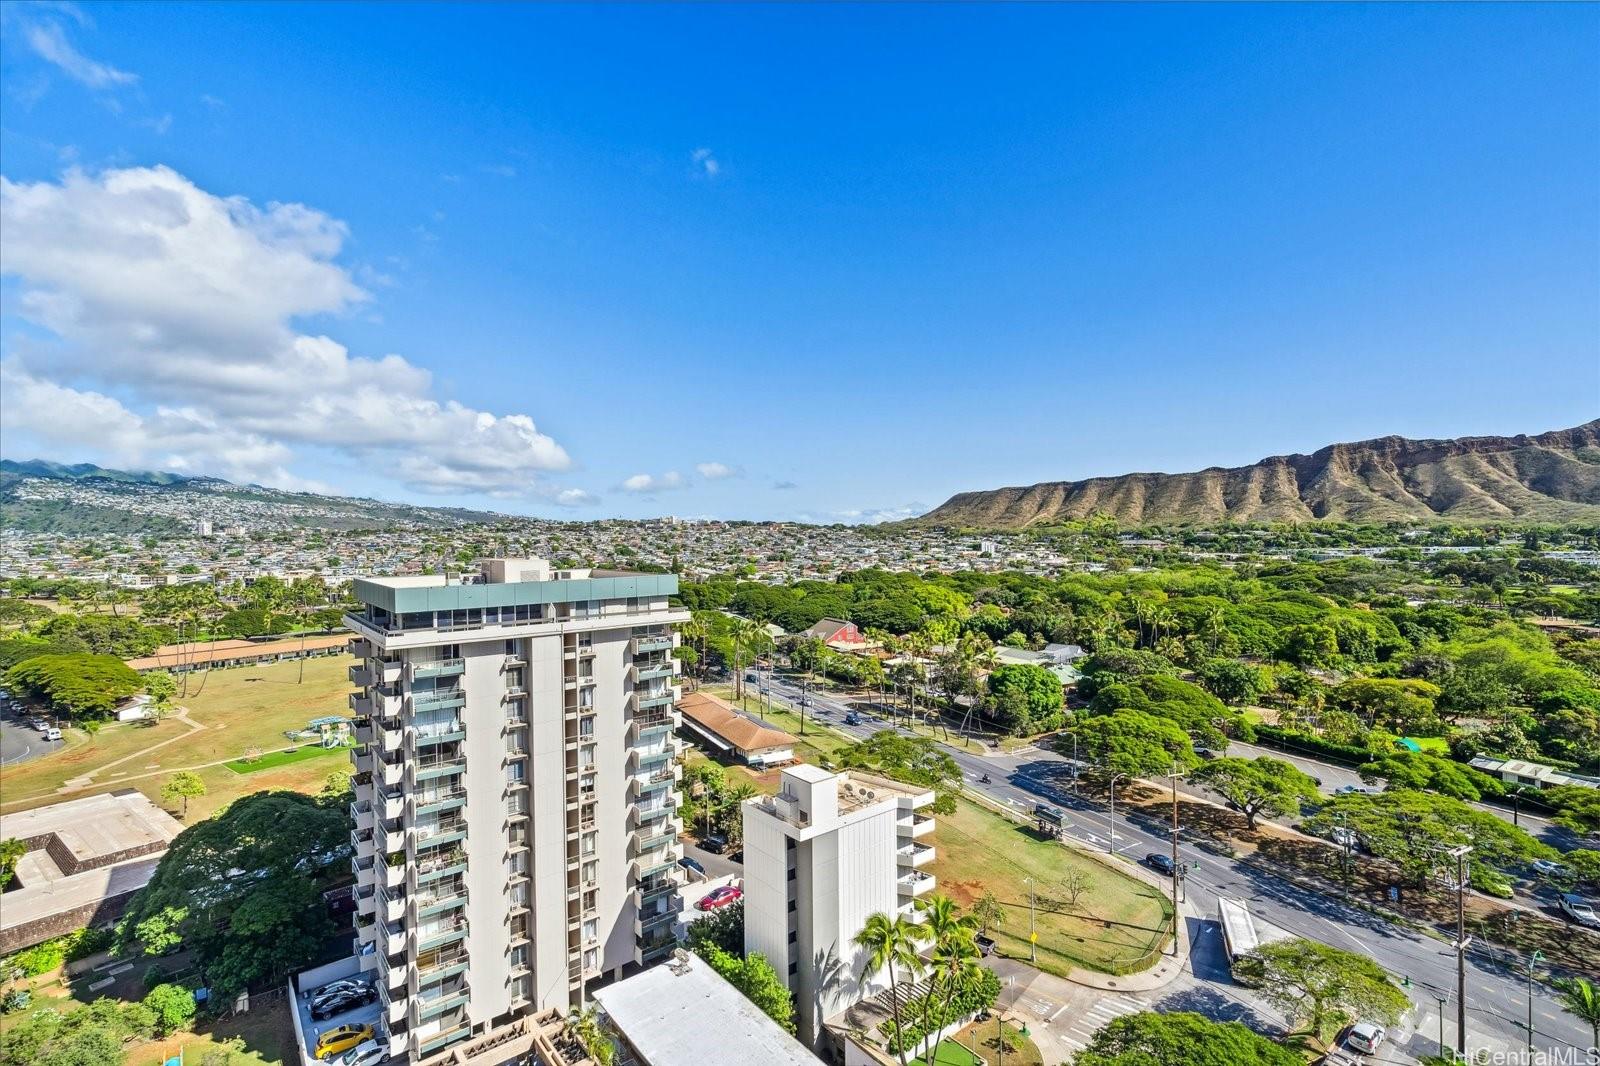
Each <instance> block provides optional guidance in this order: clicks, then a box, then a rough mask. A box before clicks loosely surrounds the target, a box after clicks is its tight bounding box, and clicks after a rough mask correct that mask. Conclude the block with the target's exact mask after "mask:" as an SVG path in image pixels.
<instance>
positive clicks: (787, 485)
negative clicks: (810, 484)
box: [772, 481, 800, 492]
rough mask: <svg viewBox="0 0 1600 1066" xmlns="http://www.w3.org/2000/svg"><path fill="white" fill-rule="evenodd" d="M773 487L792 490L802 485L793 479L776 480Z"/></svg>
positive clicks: (786, 490)
mask: <svg viewBox="0 0 1600 1066" xmlns="http://www.w3.org/2000/svg"><path fill="white" fill-rule="evenodd" d="M772 487H773V488H775V489H777V490H778V491H779V492H789V491H790V490H792V489H797V488H799V487H800V486H799V485H797V484H795V483H794V482H793V481H774V482H773V483H772Z"/></svg>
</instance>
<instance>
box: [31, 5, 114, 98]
mask: <svg viewBox="0 0 1600 1066" xmlns="http://www.w3.org/2000/svg"><path fill="white" fill-rule="evenodd" d="M79 14H80V15H81V12H80V13H79ZM22 36H23V39H24V40H26V41H27V42H28V47H29V48H31V49H33V51H34V53H35V54H36V55H37V56H39V58H40V59H43V60H44V61H45V62H47V63H53V64H54V65H55V66H57V67H60V68H61V70H62V71H63V72H64V73H65V74H66V75H67V76H68V77H69V78H72V79H73V80H74V81H78V82H82V83H83V84H84V85H87V86H88V87H89V88H91V89H109V88H112V87H114V86H118V85H132V84H133V83H134V82H136V81H138V80H139V76H138V75H137V74H130V73H128V72H127V71H125V70H118V69H117V68H116V67H112V66H107V65H106V64H105V63H100V62H97V61H96V60H93V59H90V58H89V57H88V56H86V55H84V54H83V53H82V52H80V51H78V50H77V49H76V48H75V47H73V45H72V42H71V41H69V40H67V32H66V30H64V29H62V28H61V24H60V23H58V22H53V21H44V22H30V23H28V24H27V25H25V26H24V27H23V28H22Z"/></svg>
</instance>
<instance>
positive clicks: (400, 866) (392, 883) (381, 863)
mask: <svg viewBox="0 0 1600 1066" xmlns="http://www.w3.org/2000/svg"><path fill="white" fill-rule="evenodd" d="M378 870H379V873H380V876H379V877H378V884H379V885H381V886H382V887H384V888H404V887H405V883H406V860H405V856H404V855H401V856H400V860H399V861H398V862H390V861H389V856H388V855H380V856H379V857H378Z"/></svg>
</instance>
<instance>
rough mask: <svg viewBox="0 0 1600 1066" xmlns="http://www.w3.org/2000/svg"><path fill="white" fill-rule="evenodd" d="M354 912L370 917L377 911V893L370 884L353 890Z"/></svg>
mask: <svg viewBox="0 0 1600 1066" xmlns="http://www.w3.org/2000/svg"><path fill="white" fill-rule="evenodd" d="M355 901H356V913H357V914H359V915H361V916H362V917H366V918H371V917H372V916H373V915H375V914H377V911H378V893H377V891H376V890H374V889H373V888H371V887H370V886H369V887H367V888H358V889H356V891H355Z"/></svg>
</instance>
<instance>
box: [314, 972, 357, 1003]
mask: <svg viewBox="0 0 1600 1066" xmlns="http://www.w3.org/2000/svg"><path fill="white" fill-rule="evenodd" d="M366 987H367V982H365V981H363V980H361V979H360V978H359V977H341V978H339V980H337V981H329V982H328V983H327V984H325V985H322V986H320V987H318V988H313V989H312V990H311V992H310V994H309V995H307V996H306V998H307V999H318V998H320V997H322V996H326V995H327V994H328V993H330V992H341V991H343V990H345V989H347V988H366Z"/></svg>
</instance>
